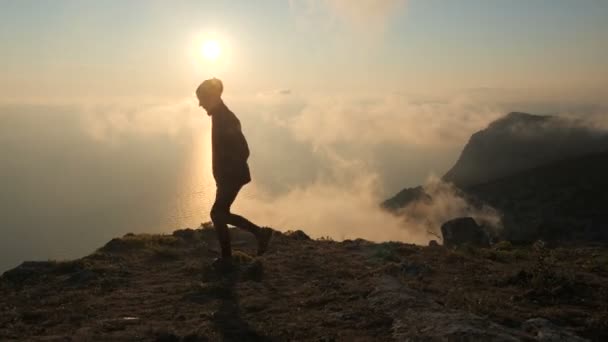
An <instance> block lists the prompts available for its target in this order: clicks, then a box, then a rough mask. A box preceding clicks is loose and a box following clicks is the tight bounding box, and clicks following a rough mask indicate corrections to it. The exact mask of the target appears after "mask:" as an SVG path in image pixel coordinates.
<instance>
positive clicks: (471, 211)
mask: <svg viewBox="0 0 608 342" xmlns="http://www.w3.org/2000/svg"><path fill="white" fill-rule="evenodd" d="M423 188H424V192H425V193H426V194H428V195H429V196H430V200H419V201H415V202H412V203H410V204H408V205H407V206H406V207H404V208H402V209H401V210H400V211H399V212H398V214H399V216H401V217H403V219H404V221H405V226H406V227H410V229H411V227H415V229H416V230H417V231H425V232H430V233H431V234H432V235H435V236H441V231H440V228H441V225H442V224H443V223H444V222H446V221H448V220H451V219H453V218H457V217H468V216H470V217H473V218H474V219H475V221H476V222H477V223H478V224H480V225H483V226H485V227H486V228H488V229H490V230H491V231H494V232H498V231H499V230H501V229H502V217H501V214H500V212H499V211H497V210H496V209H494V208H492V207H490V206H487V205H481V206H480V205H473V204H471V203H470V202H468V201H467V200H466V199H465V198H464V197H463V196H462V195H461V194H460V193H459V191H458V190H457V189H456V188H455V187H454V186H453V185H452V184H450V183H445V182H443V181H441V179H440V178H438V177H436V176H430V177H429V178H428V180H427V181H426V183H425V185H424V187H423Z"/></svg>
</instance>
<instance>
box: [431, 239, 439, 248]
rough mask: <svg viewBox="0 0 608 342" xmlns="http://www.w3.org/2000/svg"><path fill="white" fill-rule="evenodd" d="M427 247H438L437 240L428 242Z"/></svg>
mask: <svg viewBox="0 0 608 342" xmlns="http://www.w3.org/2000/svg"><path fill="white" fill-rule="evenodd" d="M429 247H439V243H438V242H437V240H431V241H429Z"/></svg>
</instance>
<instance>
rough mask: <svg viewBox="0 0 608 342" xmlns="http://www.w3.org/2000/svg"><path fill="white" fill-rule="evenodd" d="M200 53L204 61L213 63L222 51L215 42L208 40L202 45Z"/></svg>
mask: <svg viewBox="0 0 608 342" xmlns="http://www.w3.org/2000/svg"><path fill="white" fill-rule="evenodd" d="M201 53H202V54H203V57H204V58H205V59H207V60H210V61H215V60H217V59H218V58H219V57H220V55H221V53H222V49H221V47H220V44H219V43H218V42H217V41H215V40H208V41H206V42H204V43H203V46H202V49H201Z"/></svg>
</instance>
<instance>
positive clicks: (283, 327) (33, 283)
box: [0, 228, 608, 341]
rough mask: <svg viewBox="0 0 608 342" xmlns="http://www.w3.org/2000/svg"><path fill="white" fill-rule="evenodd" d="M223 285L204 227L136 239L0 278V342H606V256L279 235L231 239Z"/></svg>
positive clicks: (593, 251) (570, 250) (586, 251)
mask: <svg viewBox="0 0 608 342" xmlns="http://www.w3.org/2000/svg"><path fill="white" fill-rule="evenodd" d="M232 234H233V241H234V247H235V249H236V250H237V251H240V252H239V253H237V254H238V259H239V260H240V266H239V269H238V271H236V272H233V273H232V274H230V275H225V276H219V275H218V274H216V273H214V272H213V271H212V270H211V269H210V267H209V266H208V265H209V264H210V262H211V261H212V259H213V258H215V257H216V256H217V254H218V253H217V249H218V247H217V243H216V240H215V236H214V232H213V230H212V229H210V228H205V229H199V230H180V231H176V232H175V233H174V234H173V235H131V234H128V235H126V236H124V237H123V238H120V239H114V240H112V241H110V242H108V243H107V244H106V245H105V246H104V247H102V248H101V249H99V250H98V251H96V252H95V253H93V254H91V255H89V256H87V257H85V258H82V259H78V260H73V261H63V262H52V261H49V262H26V263H24V264H23V265H21V266H20V267H18V268H16V269H13V270H11V271H8V272H5V273H4V274H3V275H2V277H1V278H0V340H2V341H6V340H8V341H11V340H20V341H21V340H43V341H70V340H74V341H86V340H92V341H138V340H143V341H149V340H153V341H154V340H157V341H218V340H225V341H393V340H395V341H422V340H424V341H428V340H437V341H448V340H449V341H461V340H464V341H470V340H473V341H477V340H478V341H520V340H521V341H527V340H529V341H534V340H541V341H581V340H584V339H590V340H597V341H601V340H608V248H606V247H603V246H595V247H594V246H585V247H581V246H579V247H575V246H570V247H558V246H547V245H544V244H542V243H536V244H534V245H530V246H520V247H514V246H512V245H510V244H509V243H507V242H502V243H499V244H497V245H495V246H493V247H492V248H488V249H475V248H460V249H456V250H450V249H446V248H443V247H441V246H430V247H420V246H414V245H407V244H401V243H382V244H375V243H371V242H367V241H363V240H355V241H344V242H334V241H331V240H310V239H308V238H307V237H306V235H305V234H303V233H302V232H296V233H279V232H276V233H275V236H274V238H273V241H272V244H271V249H270V251H269V252H268V253H267V255H265V256H262V257H258V258H255V259H252V258H251V257H249V256H248V255H253V254H254V246H255V244H254V241H253V240H252V239H251V237H250V236H248V235H247V234H245V233H241V232H239V231H237V230H233V231H232Z"/></svg>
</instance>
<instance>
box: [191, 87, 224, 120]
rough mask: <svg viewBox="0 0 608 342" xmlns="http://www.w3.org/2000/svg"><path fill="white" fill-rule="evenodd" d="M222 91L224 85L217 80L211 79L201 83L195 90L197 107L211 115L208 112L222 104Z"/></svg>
mask: <svg viewBox="0 0 608 342" xmlns="http://www.w3.org/2000/svg"><path fill="white" fill-rule="evenodd" d="M222 91H224V85H223V84H222V81H220V80H219V79H217V78H212V79H209V80H205V81H203V83H201V85H199V86H198V88H196V97H197V98H198V104H199V106H201V107H203V108H204V109H205V110H206V111H207V113H208V114H209V115H211V113H210V111H211V110H213V108H215V107H216V106H217V105H218V104H220V103H221V102H222Z"/></svg>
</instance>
